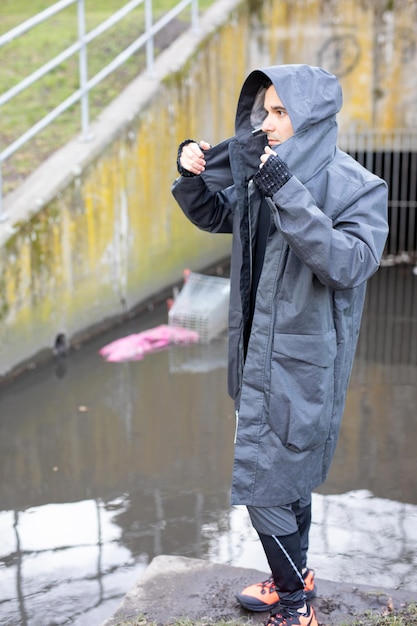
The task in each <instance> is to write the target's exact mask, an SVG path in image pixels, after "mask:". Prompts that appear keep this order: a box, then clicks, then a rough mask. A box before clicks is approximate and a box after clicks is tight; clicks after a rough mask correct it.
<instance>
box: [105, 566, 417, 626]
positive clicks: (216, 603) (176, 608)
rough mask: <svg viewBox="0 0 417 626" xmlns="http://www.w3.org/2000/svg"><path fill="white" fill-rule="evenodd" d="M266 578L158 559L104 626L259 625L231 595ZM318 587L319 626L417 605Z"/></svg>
mask: <svg viewBox="0 0 417 626" xmlns="http://www.w3.org/2000/svg"><path fill="white" fill-rule="evenodd" d="M267 577H268V574H265V572H259V571H258V570H254V569H246V568H240V567H234V566H231V565H222V564H216V563H208V562H207V561H203V560H199V559H190V558H187V557H180V556H166V555H161V556H157V557H155V558H154V559H153V560H152V562H151V563H150V565H149V567H148V568H147V570H146V571H145V573H144V575H143V576H142V577H141V578H140V579H139V580H138V581H137V583H136V585H135V586H134V587H133V588H132V589H131V590H130V591H129V592H128V593H127V594H126V596H125V597H124V599H123V601H122V603H121V605H120V606H119V608H118V609H117V611H116V612H115V613H114V615H113V616H112V617H111V618H110V619H108V620H106V621H105V622H104V623H103V624H102V626H117V625H118V624H120V623H121V622H122V621H123V620H125V619H129V618H130V619H132V618H134V617H136V616H145V617H146V619H147V621H148V622H154V623H156V624H158V626H167V625H168V624H172V623H173V622H175V621H176V620H179V619H181V618H184V619H185V618H187V619H188V620H190V621H191V622H194V621H200V620H204V621H207V622H208V623H213V622H216V621H220V620H223V621H229V620H239V621H240V620H241V621H242V623H246V624H247V623H248V618H250V623H252V624H263V623H264V622H265V620H266V617H267V615H268V613H248V612H247V611H245V610H244V609H242V608H241V607H240V605H239V604H238V602H237V601H236V598H235V593H236V592H237V591H240V590H241V589H243V588H244V587H245V586H247V585H248V584H251V583H253V582H258V581H260V580H263V579H265V578H267ZM316 584H317V597H316V598H315V599H314V600H313V601H312V605H313V606H314V607H315V609H316V614H317V619H318V622H319V624H320V626H341V625H342V624H348V623H351V622H353V621H354V620H355V616H357V615H360V614H363V613H365V612H366V611H374V612H379V613H382V612H383V611H384V610H385V611H386V610H387V608H388V606H393V607H394V609H399V608H400V607H401V606H402V605H404V604H406V603H407V602H408V603H409V602H412V601H415V598H411V596H412V592H410V591H402V590H387V589H381V588H378V587H373V586H370V585H369V586H368V585H354V584H352V583H336V582H332V581H328V580H320V579H319V580H317V579H316Z"/></svg>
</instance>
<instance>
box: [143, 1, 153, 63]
mask: <svg viewBox="0 0 417 626" xmlns="http://www.w3.org/2000/svg"><path fill="white" fill-rule="evenodd" d="M151 30H152V0H145V32H146V37H147V40H146V68H147V71H148V74H150V75H152V74H153V61H154V47H153V35H151Z"/></svg>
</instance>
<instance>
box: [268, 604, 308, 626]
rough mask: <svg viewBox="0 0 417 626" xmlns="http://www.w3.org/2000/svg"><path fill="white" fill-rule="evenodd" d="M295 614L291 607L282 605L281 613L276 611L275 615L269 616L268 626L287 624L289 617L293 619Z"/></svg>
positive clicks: (283, 625)
mask: <svg viewBox="0 0 417 626" xmlns="http://www.w3.org/2000/svg"><path fill="white" fill-rule="evenodd" d="M294 615H295V613H293V611H291V609H289V608H287V607H285V606H282V607H280V613H275V614H274V615H270V616H269V620H268V622H267V624H266V626H286V624H287V618H288V619H291V618H292V617H294ZM302 615H304V614H302Z"/></svg>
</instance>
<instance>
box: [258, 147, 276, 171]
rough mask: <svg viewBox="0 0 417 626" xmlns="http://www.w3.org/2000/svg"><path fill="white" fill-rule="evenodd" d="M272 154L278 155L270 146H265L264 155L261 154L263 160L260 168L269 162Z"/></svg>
mask: <svg viewBox="0 0 417 626" xmlns="http://www.w3.org/2000/svg"><path fill="white" fill-rule="evenodd" d="M272 154H276V153H275V152H274V151H273V150H272V148H270V147H269V146H265V148H264V153H263V154H261V156H260V159H261V164H260V166H259V167H260V168H261V167H262V166H263V165H264V164H265V163H266V162H267V160H268V159H269V157H270V156H271V155H272Z"/></svg>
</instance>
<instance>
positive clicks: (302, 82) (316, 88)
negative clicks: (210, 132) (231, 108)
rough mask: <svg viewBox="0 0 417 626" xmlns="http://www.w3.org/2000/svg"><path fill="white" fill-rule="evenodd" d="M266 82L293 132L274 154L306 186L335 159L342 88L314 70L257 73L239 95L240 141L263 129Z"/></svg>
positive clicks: (273, 69) (331, 77)
mask: <svg viewBox="0 0 417 626" xmlns="http://www.w3.org/2000/svg"><path fill="white" fill-rule="evenodd" d="M267 79H269V81H271V82H272V84H273V85H274V87H275V89H276V92H277V94H278V96H279V98H280V99H281V101H282V103H283V104H284V106H285V108H286V110H287V112H288V115H289V116H290V120H291V123H292V126H293V129H294V135H293V136H292V137H290V139H287V141H285V142H283V143H282V144H280V145H278V146H276V147H275V148H274V150H275V151H276V152H277V154H279V156H280V157H281V158H282V159H284V160H285V161H286V163H287V165H288V166H289V168H290V170H291V172H292V173H293V174H295V175H296V176H297V177H298V178H299V179H300V180H301V181H302V182H306V181H308V180H309V179H310V178H311V176H312V175H313V174H314V173H315V171H317V168H320V167H322V166H324V165H326V163H328V161H329V160H330V159H331V158H332V157H333V155H334V151H335V149H336V141H337V122H336V114H337V113H338V112H339V111H340V108H341V106H342V89H341V86H340V84H339V81H338V80H337V78H336V76H334V75H333V74H330V73H329V72H327V71H326V70H323V69H322V68H320V67H312V66H310V65H298V64H297V65H276V66H271V67H267V68H263V69H260V70H254V71H253V72H251V74H249V76H248V77H247V79H246V81H245V82H244V84H243V87H242V90H241V93H240V97H239V101H238V105H237V112H236V121H235V131H236V136H237V137H243V136H248V133H252V131H253V130H256V129H258V128H260V127H261V125H262V122H263V120H264V119H265V116H266V113H265V110H264V106H263V103H264V95H265V91H266V89H267V87H266V86H265V84H266V82H267ZM318 145H320V148H321V150H320V159H319V161H317V153H318V151H317V147H318ZM310 156H312V157H313V158H311V159H310V158H309V157H310Z"/></svg>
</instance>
